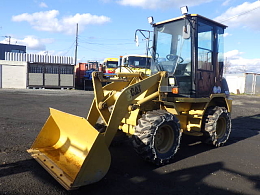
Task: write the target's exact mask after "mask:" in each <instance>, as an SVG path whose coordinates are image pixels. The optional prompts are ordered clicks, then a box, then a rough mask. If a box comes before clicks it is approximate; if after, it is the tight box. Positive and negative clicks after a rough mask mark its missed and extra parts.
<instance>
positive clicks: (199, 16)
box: [153, 14, 227, 28]
mask: <svg viewBox="0 0 260 195" xmlns="http://www.w3.org/2000/svg"><path fill="white" fill-rule="evenodd" d="M186 17H197V18H201V19H203V20H207V21H209V22H210V23H213V24H215V25H217V26H221V27H224V28H226V27H227V26H226V25H224V24H221V23H219V22H216V21H214V20H211V19H209V18H206V17H204V16H201V15H199V14H187V15H183V16H180V17H177V18H172V19H169V20H164V21H161V22H157V23H154V24H153V26H157V25H160V24H166V23H169V22H173V21H177V20H181V19H184V18H186Z"/></svg>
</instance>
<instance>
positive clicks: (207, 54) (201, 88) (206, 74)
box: [196, 21, 216, 97]
mask: <svg viewBox="0 0 260 195" xmlns="http://www.w3.org/2000/svg"><path fill="white" fill-rule="evenodd" d="M197 32H198V34H197V37H198V39H197V40H198V50H197V56H198V60H197V71H196V81H197V82H196V85H197V87H196V88H197V90H196V91H197V95H198V97H207V96H209V95H210V94H211V93H212V90H213V87H214V84H215V74H214V72H215V70H214V69H215V68H214V64H215V63H214V60H215V55H216V53H214V26H212V25H209V24H207V23H206V22H202V21H199V22H198V31H197Z"/></svg>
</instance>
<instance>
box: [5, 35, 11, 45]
mask: <svg viewBox="0 0 260 195" xmlns="http://www.w3.org/2000/svg"><path fill="white" fill-rule="evenodd" d="M5 38H8V43H9V45H10V44H11V36H5Z"/></svg>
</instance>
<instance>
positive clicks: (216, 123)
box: [202, 106, 231, 147]
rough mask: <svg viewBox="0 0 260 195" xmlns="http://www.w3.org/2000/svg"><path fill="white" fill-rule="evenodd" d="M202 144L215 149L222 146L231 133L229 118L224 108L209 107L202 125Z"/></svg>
mask: <svg viewBox="0 0 260 195" xmlns="http://www.w3.org/2000/svg"><path fill="white" fill-rule="evenodd" d="M202 132H203V142H204V143H206V144H210V145H213V146H215V147H219V146H222V145H223V144H224V143H225V142H226V141H227V140H228V138H229V135H230V133H231V118H230V114H229V113H228V111H227V109H226V108H224V107H218V106H216V107H209V108H208V109H207V110H206V112H205V114H204V118H203V123H202Z"/></svg>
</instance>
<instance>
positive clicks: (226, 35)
mask: <svg viewBox="0 0 260 195" xmlns="http://www.w3.org/2000/svg"><path fill="white" fill-rule="evenodd" d="M223 36H224V37H228V36H232V34H229V33H224V35H223Z"/></svg>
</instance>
